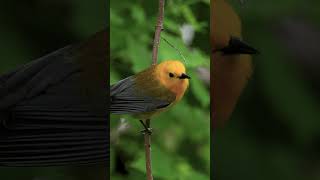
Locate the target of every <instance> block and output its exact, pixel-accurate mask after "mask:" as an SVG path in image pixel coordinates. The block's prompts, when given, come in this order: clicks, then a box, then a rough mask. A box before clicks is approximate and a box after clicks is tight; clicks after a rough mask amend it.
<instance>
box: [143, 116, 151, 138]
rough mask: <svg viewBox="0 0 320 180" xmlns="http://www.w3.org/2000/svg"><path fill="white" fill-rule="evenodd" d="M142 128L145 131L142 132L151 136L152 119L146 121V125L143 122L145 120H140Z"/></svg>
mask: <svg viewBox="0 0 320 180" xmlns="http://www.w3.org/2000/svg"><path fill="white" fill-rule="evenodd" d="M140 122H141V124H142V126H143V127H144V130H142V131H141V132H142V133H143V134H144V133H148V134H149V135H151V134H152V128H150V119H147V120H146V123H144V122H143V120H140Z"/></svg>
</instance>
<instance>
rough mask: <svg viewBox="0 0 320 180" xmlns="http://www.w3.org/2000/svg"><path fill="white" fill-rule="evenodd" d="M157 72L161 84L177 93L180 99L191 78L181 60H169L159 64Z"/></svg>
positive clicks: (177, 98)
mask: <svg viewBox="0 0 320 180" xmlns="http://www.w3.org/2000/svg"><path fill="white" fill-rule="evenodd" d="M155 72H156V76H157V77H158V78H159V80H160V82H161V84H162V85H163V86H164V87H165V88H167V89H169V90H170V91H171V92H173V93H175V94H176V100H180V99H181V97H182V96H183V95H184V92H185V91H186V89H187V88H188V85H189V79H190V77H189V76H188V75H187V74H186V68H185V67H184V65H183V64H182V63H181V62H180V61H176V60H168V61H164V62H162V63H160V64H158V65H157V66H156V71H155Z"/></svg>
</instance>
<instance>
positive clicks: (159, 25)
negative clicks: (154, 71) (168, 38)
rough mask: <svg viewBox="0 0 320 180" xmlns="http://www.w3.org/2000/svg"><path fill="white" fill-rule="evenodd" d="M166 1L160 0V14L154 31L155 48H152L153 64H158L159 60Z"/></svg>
mask: <svg viewBox="0 0 320 180" xmlns="http://www.w3.org/2000/svg"><path fill="white" fill-rule="evenodd" d="M164 2H165V0H159V14H158V20H157V25H156V30H155V33H154V40H153V50H152V64H153V65H156V64H157V62H158V49H159V43H160V34H161V31H162V29H163V17H164Z"/></svg>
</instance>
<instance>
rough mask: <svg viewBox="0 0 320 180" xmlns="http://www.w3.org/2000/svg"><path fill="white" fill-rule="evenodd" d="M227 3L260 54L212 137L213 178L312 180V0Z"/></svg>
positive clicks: (319, 132)
mask: <svg viewBox="0 0 320 180" xmlns="http://www.w3.org/2000/svg"><path fill="white" fill-rule="evenodd" d="M228 2H229V3H230V4H232V6H233V7H234V9H235V11H236V12H238V14H239V15H240V17H241V19H242V26H243V39H244V40H245V41H246V42H248V43H249V44H250V45H252V46H254V47H255V48H257V49H258V50H259V51H260V55H258V56H254V57H253V60H254V64H255V70H254V75H253V77H252V79H251V80H250V81H249V83H248V87H247V88H246V90H245V91H244V94H243V95H242V96H241V98H240V101H239V103H238V104H237V107H236V110H235V112H234V113H233V116H232V118H231V119H230V120H229V121H228V122H227V123H226V125H225V127H223V128H219V129H217V131H216V132H215V144H214V150H213V151H214V154H213V156H214V166H215V172H214V174H215V177H216V178H215V179H218V180H229V179H230V180H234V179H238V180H240V179H245V180H257V179H259V180H270V179H281V180H284V179H290V180H301V179H304V180H318V179H320V154H319V152H320V98H319V97H320V94H319V93H320V73H319V70H320V46H319V42H320V21H319V19H320V11H319V7H320V1H315V0H313V1H298V0H283V1H245V3H244V4H240V3H239V1H238V0H229V1H228ZM212 68H214V67H212Z"/></svg>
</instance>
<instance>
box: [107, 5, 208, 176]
mask: <svg viewBox="0 0 320 180" xmlns="http://www.w3.org/2000/svg"><path fill="white" fill-rule="evenodd" d="M110 2H111V3H110V7H111V9H110V25H111V33H110V38H111V43H110V44H111V62H110V67H111V72H110V73H111V77H110V78H111V79H110V82H111V83H115V82H117V81H119V80H120V79H123V78H125V77H127V76H130V75H133V74H135V73H137V72H139V71H142V70H144V69H146V68H148V67H150V65H151V62H152V60H151V54H152V42H153V36H154V30H155V25H156V17H157V13H158V1H149V0H144V1H143V0H139V1H131V0H121V1H119V0H111V1H110ZM209 5H210V4H209V1H201V0H168V1H166V6H165V17H164V31H163V33H162V37H163V38H165V39H167V40H168V41H169V42H170V43H171V44H172V45H174V46H175V47H176V48H177V49H179V50H180V51H181V53H182V54H183V55H184V56H185V58H186V68H187V74H188V75H190V76H191V80H190V86H189V89H188V90H187V92H186V93H185V96H184V98H183V99H182V101H181V102H179V103H178V104H177V105H176V106H174V107H173V108H171V109H170V110H169V111H167V112H164V113H162V114H160V115H159V116H156V117H154V119H152V120H151V126H152V128H153V135H152V166H153V175H154V179H155V180H157V179H159V180H161V179H165V180H189V179H190V180H194V179H197V180H202V179H203V180H205V179H209V176H210V112H209V103H210V97H209V88H208V87H209V86H208V85H206V84H205V83H204V82H203V81H201V80H199V79H200V78H201V77H202V75H199V73H198V69H199V67H204V68H206V69H209V64H210V63H209V62H210V61H209V52H210V51H209V47H210V46H209V39H208V37H209V16H210V13H209V12H210V6H209ZM183 24H189V25H191V26H192V27H193V29H194V30H195V35H194V40H193V42H192V44H191V45H189V46H188V45H186V44H184V43H183V40H182V37H181V32H180V28H181V26H182V25H183ZM169 59H178V60H181V61H183V59H182V57H181V56H180V55H179V53H178V52H177V51H176V50H175V49H174V48H172V47H171V46H170V45H168V44H167V43H166V42H165V41H163V40H162V41H161V43H160V49H159V62H162V61H164V60H169ZM206 78H207V79H208V76H206ZM120 118H124V119H125V120H123V121H121V120H120ZM142 128H143V127H142V125H141V124H140V123H139V121H138V120H137V119H134V118H132V117H119V116H112V118H111V140H112V141H111V179H113V180H117V179H130V180H141V179H145V158H144V139H143V135H142V134H141V133H140V130H142Z"/></svg>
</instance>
